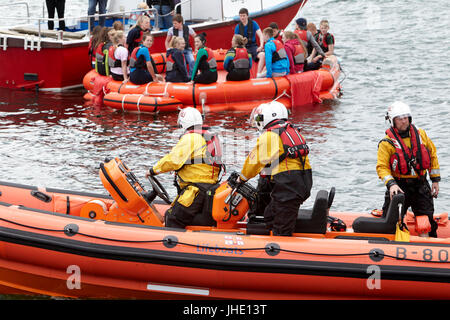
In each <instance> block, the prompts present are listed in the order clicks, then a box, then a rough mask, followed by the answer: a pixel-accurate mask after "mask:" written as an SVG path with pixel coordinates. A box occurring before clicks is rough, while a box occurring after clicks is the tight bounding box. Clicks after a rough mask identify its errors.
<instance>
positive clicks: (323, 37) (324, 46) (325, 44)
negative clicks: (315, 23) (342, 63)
mask: <svg viewBox="0 0 450 320" xmlns="http://www.w3.org/2000/svg"><path fill="white" fill-rule="evenodd" d="M328 35H330V36H331V38H332V39H333V43H334V36H333V35H332V34H331V33H328V32H327V33H326V34H325V35H324V36H322V34H321V33H319V35H318V38H320V37H322V41H321V43H319V45H320V46H321V47H322V49H323V51H324V52H327V51H328V43H327V38H328ZM318 42H319V41H318Z"/></svg>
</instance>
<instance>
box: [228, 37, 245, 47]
mask: <svg viewBox="0 0 450 320" xmlns="http://www.w3.org/2000/svg"><path fill="white" fill-rule="evenodd" d="M231 41H233V42H234V43H235V44H237V45H238V46H239V47H243V46H245V45H246V44H247V42H248V39H247V38H246V37H243V36H242V35H240V34H235V35H234V36H233V39H232V40H231Z"/></svg>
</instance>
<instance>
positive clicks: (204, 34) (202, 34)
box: [195, 32, 206, 44]
mask: <svg viewBox="0 0 450 320" xmlns="http://www.w3.org/2000/svg"><path fill="white" fill-rule="evenodd" d="M195 37H196V38H199V39H200V41H201V42H202V43H203V44H205V43H206V33H204V32H202V33H199V34H197V35H196V36H195Z"/></svg>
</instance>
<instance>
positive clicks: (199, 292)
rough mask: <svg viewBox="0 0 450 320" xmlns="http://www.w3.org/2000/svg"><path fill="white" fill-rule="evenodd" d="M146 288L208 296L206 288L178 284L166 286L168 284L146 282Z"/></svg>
mask: <svg viewBox="0 0 450 320" xmlns="http://www.w3.org/2000/svg"><path fill="white" fill-rule="evenodd" d="M147 290H153V291H163V292H173V293H185V294H195V295H200V296H209V289H208V288H192V287H178V286H168V285H163V284H157V283H149V284H147Z"/></svg>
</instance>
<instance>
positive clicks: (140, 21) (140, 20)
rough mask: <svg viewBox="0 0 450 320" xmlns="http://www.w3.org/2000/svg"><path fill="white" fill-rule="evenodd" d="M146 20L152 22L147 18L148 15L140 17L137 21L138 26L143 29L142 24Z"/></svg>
mask: <svg viewBox="0 0 450 320" xmlns="http://www.w3.org/2000/svg"><path fill="white" fill-rule="evenodd" d="M144 20H148V21H150V18H149V17H147V16H146V15H142V16H139V18H138V19H137V21H136V25H138V26H139V27H141V26H142V23H143V22H144Z"/></svg>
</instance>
